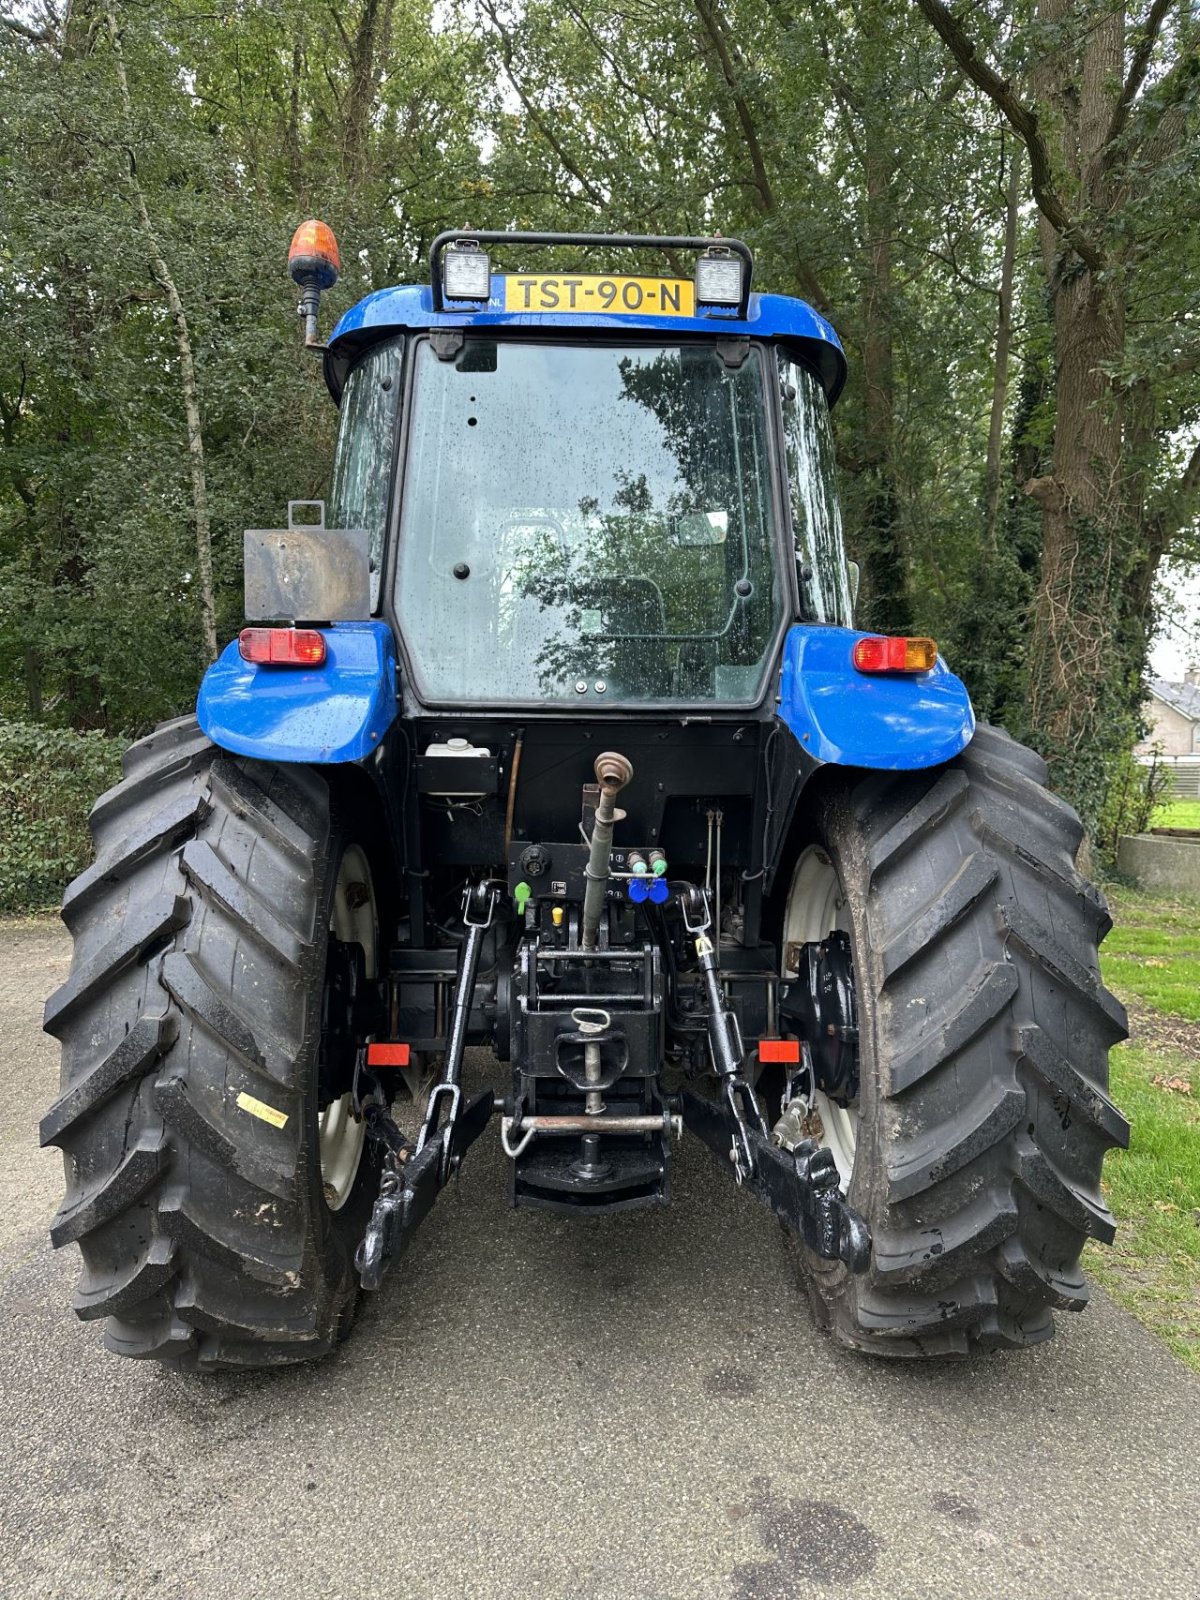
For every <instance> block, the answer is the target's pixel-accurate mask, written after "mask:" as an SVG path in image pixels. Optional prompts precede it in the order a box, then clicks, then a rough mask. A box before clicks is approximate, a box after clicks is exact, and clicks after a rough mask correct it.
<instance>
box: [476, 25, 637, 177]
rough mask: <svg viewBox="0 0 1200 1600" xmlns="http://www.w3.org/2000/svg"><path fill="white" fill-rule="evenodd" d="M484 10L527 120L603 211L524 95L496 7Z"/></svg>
mask: <svg viewBox="0 0 1200 1600" xmlns="http://www.w3.org/2000/svg"><path fill="white" fill-rule="evenodd" d="M483 9H484V10H485V11H486V12H487V14H488V16H489V17H490V18H491V19H492V26H493V27H494V28H495V30H496V32H497V34H498V35H499V38H500V54H501V56H502V57H503V59H504V74H505V77H507V79H508V81H509V83H511V84H512V86H513V92H514V93H515V94H516V96H517V99H518V100H519V101H520V102H521V104H522V105H523V106H524V107H525V112H526V115H527V116H528V117H529V120H530V121H531V122H532V123H533V125H534V127H535V128H536V129H537V130H538V132H539V133H540V134H541V136H542V138H543V139H545V141H546V143H547V144H548V145H549V146H550V148H551V150H553V151H554V154H555V155H556V156H557V157H558V159H559V160H560V161H561V162H562V164H563V166H564V168H565V169H566V170H567V171H568V172H569V173H570V174H571V176H572V177H573V178H574V179H575V181H576V183H578V184H579V186H580V188H581V189H582V190H583V192H584V194H585V195H586V196H587V198H588V199H589V200H590V201H591V203H592V204H593V205H594V206H597V207H600V208H603V207H605V206H606V205H607V204H608V199H607V197H606V196H605V195H604V194H602V193H601V191H600V190H599V189H598V188H597V187H596V185H595V184H594V183H593V182H592V181H591V179H590V178H589V177H588V176H587V174H586V173H585V172H584V171H583V169H582V168H581V167H580V166H579V164H578V162H576V161H575V160H574V159H573V158H572V157H571V156H570V155H569V154H568V152H567V149H566V146H565V145H564V144H563V143H562V140H561V139H559V138H558V137H557V136H556V134H555V133H554V132H553V130H552V129H551V128H550V127H549V126H548V125H547V123H546V120H545V118H544V117H543V116H542V114H541V112H540V111H539V110H538V108H537V107H536V106H535V105H534V103H533V101H532V99H531V98H530V96H529V95H528V94H527V93H526V91H525V86H524V84H523V83H521V82H520V80H519V79H518V77H517V75H516V70H515V68H514V66H513V42H512V36H511V34H510V33H509V32H508V30H507V28H505V26H504V24H503V23H502V22H501V21H500V17H499V15H498V13H497V11H496V8H495V6H494V5H492V4H491V3H490V0H483Z"/></svg>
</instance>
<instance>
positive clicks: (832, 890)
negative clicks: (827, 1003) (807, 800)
mask: <svg viewBox="0 0 1200 1600" xmlns="http://www.w3.org/2000/svg"><path fill="white" fill-rule="evenodd" d="M836 928H840V929H842V930H843V931H844V932H846V933H849V932H850V931H851V929H850V919H849V917H848V916H847V914H846V897H845V895H844V894H843V893H842V886H841V884H840V883H839V882H838V875H837V872H836V871H835V869H834V865H833V862H832V861H831V860H830V859H829V857H828V855H827V854H826V853H825V851H824V850H822V849H821V848H820V847H819V846H818V845H809V847H808V849H807V850H805V851H803V852H802V853H801V856H800V859H799V861H797V863H796V870H795V872H794V874H793V875H792V887H791V890H790V891H789V893H788V902H787V910H786V912H785V913H784V918H783V943H784V949H785V950H786V948H787V946H788V945H789V944H813V943H815V942H816V941H817V940H819V939H824V937H825V936H826V934H829V933H832V932H833V931H834V930H835V929H836ZM783 977H784V981H785V982H787V981H788V979H789V978H791V979H794V978H795V974H794V973H789V972H788V971H787V968H786V966H785V967H784V972H783ZM813 1110H814V1111H815V1112H816V1113H817V1114H818V1116H819V1117H820V1119H821V1125H822V1127H823V1129H824V1132H823V1133H822V1135H821V1141H820V1142H821V1143H822V1144H823V1145H825V1146H826V1147H827V1149H828V1150H829V1151H830V1153H831V1154H832V1156H833V1159H834V1162H835V1163H836V1165H837V1169H838V1175H839V1177H840V1178H841V1180H842V1187H843V1189H845V1188H848V1187H849V1184H850V1175H851V1173H852V1172H853V1171H854V1152H855V1150H856V1149H857V1146H858V1107H857V1106H840V1105H838V1104H837V1102H836V1101H834V1100H831V1099H830V1098H829V1096H828V1095H826V1094H823V1093H822V1092H821V1090H820V1089H817V1088H815V1086H814V1091H813Z"/></svg>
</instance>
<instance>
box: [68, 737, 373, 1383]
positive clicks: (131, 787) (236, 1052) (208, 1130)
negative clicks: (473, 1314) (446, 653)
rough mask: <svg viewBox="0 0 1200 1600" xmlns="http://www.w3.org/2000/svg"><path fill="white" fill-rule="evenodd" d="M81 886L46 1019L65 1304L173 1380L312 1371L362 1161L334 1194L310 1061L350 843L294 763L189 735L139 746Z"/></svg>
mask: <svg viewBox="0 0 1200 1600" xmlns="http://www.w3.org/2000/svg"><path fill="white" fill-rule="evenodd" d="M124 770H125V778H124V781H123V782H122V783H120V784H118V785H117V787H116V788H115V789H112V790H110V791H109V792H108V793H107V794H105V795H103V796H101V798H100V799H99V800H98V801H97V802H96V805H95V807H94V808H93V811H92V816H91V828H92V834H93V837H94V840H95V845H96V863H95V865H94V866H92V867H90V868H89V869H88V870H87V871H86V872H85V873H83V874H82V876H80V877H79V878H77V879H76V880H75V882H74V883H73V884H72V885H71V887H70V888H69V889H68V891H67V895H66V899H65V901H64V904H63V919H64V921H65V922H66V924H67V926H68V928H69V929H70V931H71V933H72V936H73V938H74V944H75V949H74V958H73V961H72V965H71V971H70V975H69V976H68V978H67V981H66V983H65V984H64V985H63V986H62V988H61V989H59V990H58V992H57V993H56V994H54V995H53V996H52V997H51V999H50V1000H49V1002H48V1003H47V1006H46V1018H45V1026H46V1028H47V1030H48V1031H49V1032H51V1033H53V1034H54V1035H56V1036H57V1037H58V1038H59V1039H60V1040H61V1041H62V1047H63V1062H62V1093H61V1095H60V1097H59V1099H58V1100H57V1101H56V1102H55V1104H54V1106H53V1107H51V1109H50V1111H49V1112H48V1113H47V1115H46V1117H45V1119H44V1121H43V1123H42V1142H43V1143H44V1144H57V1145H59V1146H60V1147H61V1148H62V1150H63V1153H64V1161H65V1169H66V1181H67V1193H66V1199H65V1200H64V1202H63V1205H62V1207H61V1209H60V1211H59V1213H58V1215H57V1216H56V1218H55V1219H54V1223H53V1225H52V1228H51V1238H52V1240H53V1242H54V1244H55V1245H56V1246H61V1245H64V1244H67V1243H70V1242H72V1241H75V1242H77V1243H78V1244H79V1247H80V1251H81V1253H82V1255H83V1263H84V1270H83V1275H82V1278H81V1280H80V1284H79V1289H78V1293H77V1294H76V1297H75V1310H76V1311H77V1312H78V1314H79V1315H80V1316H81V1317H83V1318H85V1319H92V1318H104V1319H105V1343H106V1344H107V1346H108V1347H109V1349H111V1350H114V1351H116V1352H118V1353H119V1354H121V1355H126V1356H133V1357H150V1358H153V1359H156V1360H158V1361H161V1362H165V1363H168V1364H171V1365H174V1366H178V1367H185V1368H202V1369H207V1370H211V1369H215V1368H223V1367H247V1366H249V1367H261V1366H273V1365H278V1364H282V1363H285V1362H294V1361H302V1360H310V1359H312V1358H314V1357H316V1356H320V1355H322V1354H324V1353H325V1352H326V1351H328V1350H329V1349H330V1348H331V1347H332V1346H333V1345H334V1344H335V1343H336V1342H337V1340H338V1338H339V1337H341V1336H342V1335H343V1334H344V1333H345V1331H346V1330H347V1329H348V1327H349V1325H350V1322H351V1320H352V1318H353V1312H354V1308H355V1305H356V1302H357V1295H358V1285H357V1279H356V1276H355V1273H354V1268H353V1251H354V1246H355V1244H356V1242H357V1240H358V1238H359V1237H361V1234H362V1231H363V1227H364V1225H365V1221H366V1217H367V1214H368V1213H369V1210H370V1206H371V1203H372V1199H373V1196H374V1193H375V1190H376V1187H377V1181H378V1166H377V1161H376V1155H375V1152H374V1149H373V1147H372V1146H371V1145H368V1146H367V1147H366V1148H365V1149H364V1150H363V1152H362V1156H361V1159H360V1160H359V1162H358V1167H357V1171H356V1173H355V1174H354V1175H353V1179H352V1181H351V1182H349V1183H348V1184H347V1185H346V1188H345V1193H344V1197H343V1200H342V1203H341V1204H340V1205H339V1206H338V1207H337V1209H335V1210H331V1209H330V1206H329V1204H328V1203H327V1198H326V1196H327V1193H329V1192H330V1191H327V1190H326V1189H325V1187H324V1186H323V1182H322V1172H321V1156H320V1148H319V1131H318V1087H317V1084H318V1076H317V1070H318V1052H319V1046H320V1028H321V1023H320V1011H321V999H322V989H323V984H324V978H325V959H326V945H327V940H328V935H329V929H330V924H331V919H332V918H333V915H334V906H333V897H334V887H335V883H336V881H337V874H338V869H339V863H340V861H341V859H342V855H343V851H344V850H349V849H350V848H352V841H351V840H350V839H349V837H348V836H347V835H346V834H345V832H344V831H343V829H342V827H341V826H340V824H339V822H338V819H337V816H336V814H335V812H334V811H333V808H332V807H331V804H330V795H329V790H328V786H327V784H326V783H325V781H324V779H323V778H322V777H320V776H319V775H318V774H317V773H316V772H314V771H313V770H311V769H308V768H304V767H294V766H273V765H269V764H266V763H262V762H255V761H250V760H244V759H241V758H239V757H234V756H230V755H228V754H226V753H225V752H224V751H221V750H218V749H217V748H216V747H215V746H213V745H212V744H210V743H209V741H208V740H207V739H206V738H205V737H204V736H203V734H201V732H200V730H199V728H198V726H197V724H196V721H195V719H194V718H192V717H185V718H181V719H180V720H179V721H177V722H173V723H167V724H165V725H164V726H163V727H161V728H159V729H158V730H156V732H154V733H153V734H151V735H150V736H149V737H148V738H146V739H143V740H141V741H140V742H139V743H138V744H135V745H134V746H133V747H132V748H131V749H130V750H129V751H128V752H127V753H126V756H125V759H124Z"/></svg>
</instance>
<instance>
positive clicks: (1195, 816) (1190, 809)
mask: <svg viewBox="0 0 1200 1600" xmlns="http://www.w3.org/2000/svg"><path fill="white" fill-rule="evenodd" d="M1150 826H1151V827H1152V828H1200V800H1164V801H1163V803H1162V804H1161V805H1160V806H1156V807H1155V810H1154V815H1153V817H1151V819H1150Z"/></svg>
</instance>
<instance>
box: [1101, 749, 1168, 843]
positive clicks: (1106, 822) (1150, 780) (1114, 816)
mask: <svg viewBox="0 0 1200 1600" xmlns="http://www.w3.org/2000/svg"><path fill="white" fill-rule="evenodd" d="M1106 776H1107V785H1106V791H1105V796H1104V805H1103V808H1102V809H1101V812H1100V819H1099V822H1098V824H1097V828H1096V842H1097V844H1098V845H1099V846H1100V850H1101V853H1102V855H1103V856H1104V858H1105V859H1106V860H1108V861H1109V862H1112V861H1115V860H1116V855H1117V843H1118V841H1119V840H1120V838H1121V835H1122V834H1130V833H1145V831H1146V829H1147V828H1149V827H1150V824H1151V820H1152V819H1153V818H1154V816H1155V813H1156V812H1157V811H1158V810H1159V808H1160V806H1161V805H1162V802H1163V799H1164V797H1165V795H1166V793H1167V791H1168V790H1169V789H1170V787H1171V769H1170V768H1169V767H1163V766H1160V765H1159V764H1158V762H1153V763H1151V765H1150V766H1148V767H1144V766H1142V764H1141V763H1140V762H1139V761H1135V760H1134V759H1133V756H1132V755H1130V754H1129V753H1128V751H1125V750H1122V751H1120V752H1118V754H1117V755H1116V756H1115V757H1114V758H1113V760H1112V762H1111V764H1110V766H1109V769H1108V772H1107V774H1106Z"/></svg>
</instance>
